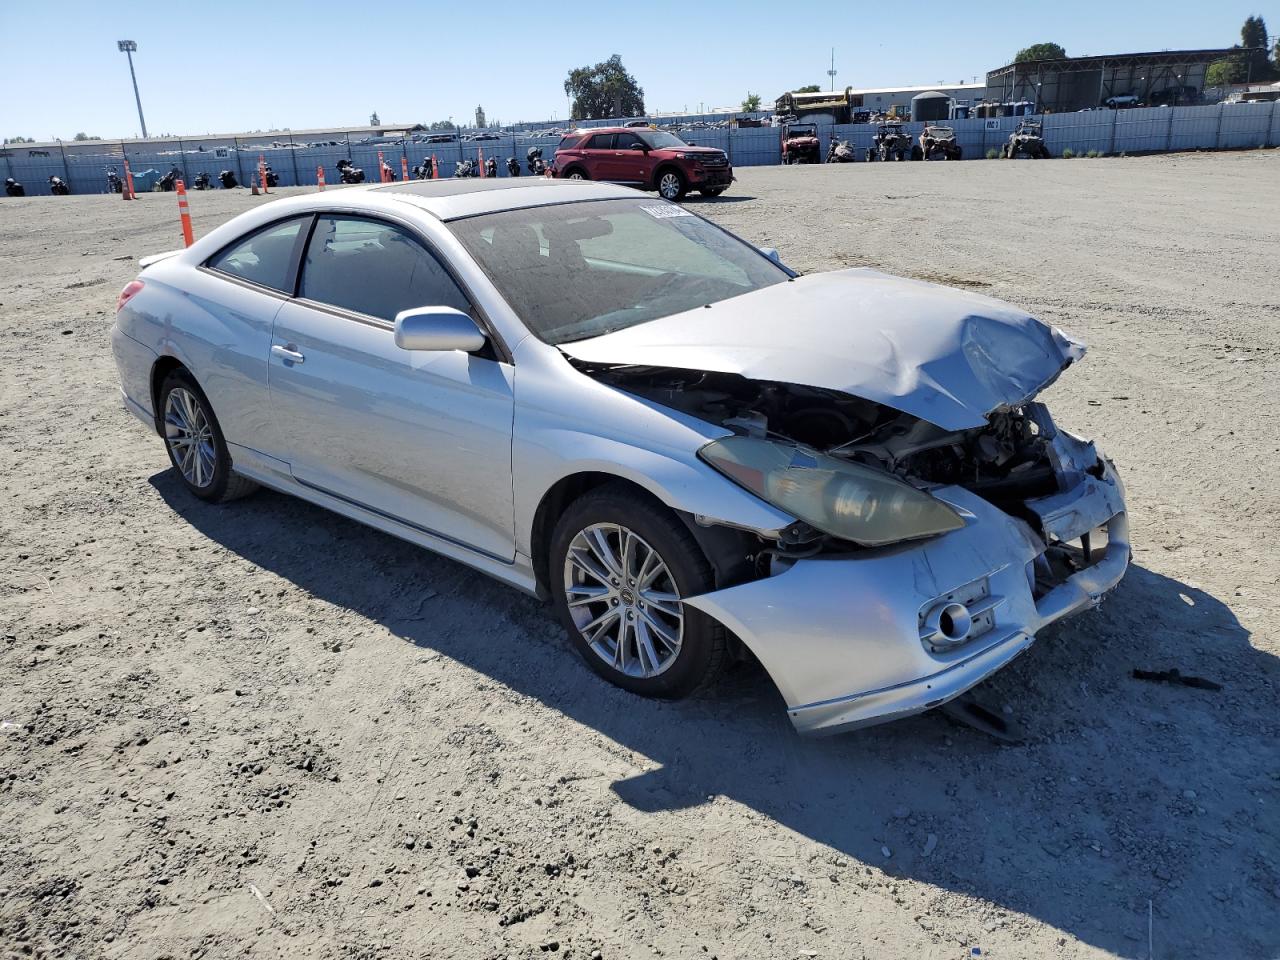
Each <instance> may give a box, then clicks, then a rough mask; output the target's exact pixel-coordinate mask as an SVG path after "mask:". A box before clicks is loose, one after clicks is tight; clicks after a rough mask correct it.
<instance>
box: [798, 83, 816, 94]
mask: <svg viewBox="0 0 1280 960" xmlns="http://www.w3.org/2000/svg"><path fill="white" fill-rule="evenodd" d="M821 91H822V87H820V86H818V85H817V84H816V83H811V84H809V85H808V86H807V87H797V88H796V89H794V90H792V91H791V92H792V93H820V92H821Z"/></svg>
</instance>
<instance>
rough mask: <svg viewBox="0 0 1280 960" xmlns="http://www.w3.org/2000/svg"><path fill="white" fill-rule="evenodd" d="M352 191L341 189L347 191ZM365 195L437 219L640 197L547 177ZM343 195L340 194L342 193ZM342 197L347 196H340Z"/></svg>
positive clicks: (390, 188)
mask: <svg viewBox="0 0 1280 960" xmlns="http://www.w3.org/2000/svg"><path fill="white" fill-rule="evenodd" d="M350 192H354V191H343V194H349V193H350ZM367 192H368V193H371V194H376V195H379V196H381V197H385V198H386V199H394V200H399V201H402V202H404V203H408V204H412V205H413V206H415V207H417V208H418V209H420V210H424V211H426V212H427V213H429V214H431V215H432V216H433V217H436V218H437V219H439V220H445V221H448V220H458V219H461V218H463V217H474V216H479V215H481V214H485V213H498V212H499V211H503V210H522V209H526V208H529V207H545V206H549V205H552V204H559V203H578V202H580V201H583V200H617V199H625V198H627V197H635V196H639V194H638V193H637V191H635V190H632V189H631V188H630V187H619V186H615V185H614V184H611V183H598V182H595V181H591V180H553V179H550V178H548V177H501V178H493V177H489V178H486V177H456V178H454V177H451V178H448V179H445V180H410V181H408V182H401V183H388V184H375V185H374V186H372V187H370V188H368V190H367ZM340 196H341V195H340ZM344 199H345V198H344Z"/></svg>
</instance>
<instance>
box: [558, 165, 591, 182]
mask: <svg viewBox="0 0 1280 960" xmlns="http://www.w3.org/2000/svg"><path fill="white" fill-rule="evenodd" d="M564 177H565V179H566V180H590V179H591V178H590V177H589V176H587V171H585V170H583V169H582V168H581V167H570V168H569V169H568V170H567V171H565V175H564Z"/></svg>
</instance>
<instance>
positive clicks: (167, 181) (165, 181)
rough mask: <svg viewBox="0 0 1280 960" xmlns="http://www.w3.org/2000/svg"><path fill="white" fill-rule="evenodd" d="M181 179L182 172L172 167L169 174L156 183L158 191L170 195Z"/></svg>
mask: <svg viewBox="0 0 1280 960" xmlns="http://www.w3.org/2000/svg"><path fill="white" fill-rule="evenodd" d="M181 179H182V171H181V170H179V169H178V168H177V167H170V168H169V172H168V173H166V174H165V175H164V176H163V177H161V178H160V179H159V180H158V181H156V189H157V190H159V191H160V192H161V193H169V192H170V191H172V190H173V188H174V187H175V186H177V183H178V181H179V180H181Z"/></svg>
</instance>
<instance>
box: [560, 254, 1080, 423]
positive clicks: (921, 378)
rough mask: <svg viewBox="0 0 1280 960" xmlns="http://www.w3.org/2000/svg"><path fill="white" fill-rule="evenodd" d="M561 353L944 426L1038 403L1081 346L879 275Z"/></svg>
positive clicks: (814, 281)
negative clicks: (793, 391) (763, 387)
mask: <svg viewBox="0 0 1280 960" xmlns="http://www.w3.org/2000/svg"><path fill="white" fill-rule="evenodd" d="M560 349H561V350H563V351H564V352H565V353H567V354H568V355H569V356H571V357H574V358H576V359H578V360H583V361H586V362H588V363H605V364H637V365H643V366H662V367H675V368H678V369H683V370H706V371H711V372H716V373H736V374H740V375H741V376H744V377H748V378H750V379H753V380H773V381H778V382H781V383H794V384H801V385H805V386H811V387H822V388H825V389H828V390H838V391H840V392H841V393H847V394H851V395H853V396H857V397H862V398H864V399H867V400H872V401H875V402H876V403H882V404H884V405H885V406H888V407H892V408H894V409H895V410H900V411H902V412H903V413H907V414H910V415H911V416H914V417H919V418H920V419H922V420H927V421H929V422H930V423H933V424H936V425H937V426H939V427H942V428H943V429H945V430H965V429H970V428H972V427H980V426H982V425H983V424H984V423H985V422H986V417H987V415H988V414H989V413H991V412H992V411H993V410H995V409H997V408H999V407H1002V406H1015V405H1017V404H1020V403H1022V402H1024V401H1026V400H1028V399H1030V398H1031V397H1033V396H1035V395H1036V394H1037V393H1039V392H1040V391H1041V390H1043V389H1044V388H1045V387H1047V386H1048V385H1049V384H1051V383H1052V382H1053V381H1054V380H1055V379H1057V377H1058V374H1060V373H1061V372H1062V371H1063V370H1064V369H1066V367H1067V366H1068V365H1069V364H1071V363H1073V362H1074V361H1076V360H1079V359H1080V358H1081V357H1083V356H1084V350H1085V348H1084V344H1082V343H1080V342H1078V341H1076V340H1073V339H1071V338H1070V337H1068V336H1067V335H1066V334H1064V333H1063V332H1062V331H1061V330H1059V329H1057V328H1056V327H1050V326H1049V325H1048V324H1045V323H1042V322H1041V321H1039V320H1037V319H1035V318H1034V317H1032V316H1030V315H1029V314H1026V313H1023V312H1022V311H1021V310H1018V309H1017V308H1015V307H1012V306H1010V305H1009V304H1007V303H1002V302H1000V301H999V300H993V299H991V298H990V297H983V296H979V295H978V294H973V293H968V292H966V291H962V290H955V289H953V288H951V287H943V286H938V285H937V284H932V283H924V282H922V281H919V280H905V279H902V278H900V277H892V276H889V275H888V274H884V273H880V272H878V271H875V270H865V269H858V270H841V271H837V272H834V273H821V274H813V275H810V276H804V277H798V278H797V279H795V280H793V281H791V282H789V283H779V284H775V285H774V286H771V287H766V288H765V289H763V290H756V291H754V292H752V293H748V294H744V295H743V296H740V297H734V298H732V299H730V300H724V301H721V302H720V303H716V304H713V305H711V306H709V307H702V308H698V309H696V310H689V311H686V312H684V313H678V314H674V315H673V316H669V317H662V318H660V319H658V320H652V321H650V322H648V323H641V324H638V325H637V326H634V327H629V328H628V329H626V330H619V331H617V332H616V333H609V334H605V335H604V336H600V337H593V338H591V339H589V340H579V341H576V342H574V343H566V344H562V345H561V346H560Z"/></svg>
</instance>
